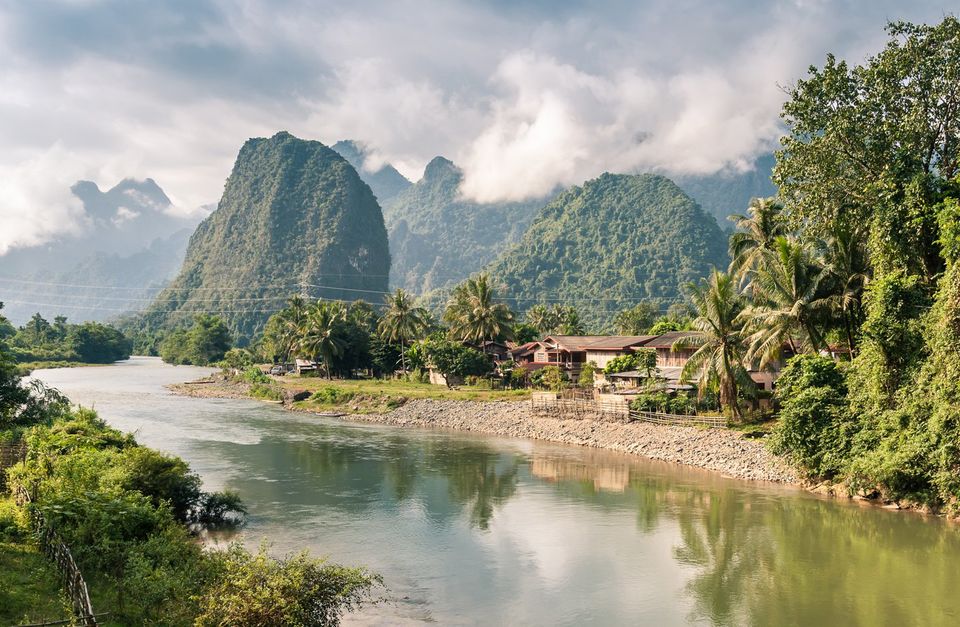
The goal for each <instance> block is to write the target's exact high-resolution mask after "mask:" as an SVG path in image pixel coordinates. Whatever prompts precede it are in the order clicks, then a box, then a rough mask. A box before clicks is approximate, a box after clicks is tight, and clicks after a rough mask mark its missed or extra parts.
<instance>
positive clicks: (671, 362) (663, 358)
mask: <svg viewBox="0 0 960 627" xmlns="http://www.w3.org/2000/svg"><path fill="white" fill-rule="evenodd" d="M693 353H694V350H693V349H692V348H685V349H683V350H679V351H676V352H673V351H671V350H670V349H669V348H658V349H657V367H658V368H665V367H668V366H683V365H685V364H686V363H687V360H688V359H690V356H691V355H693Z"/></svg>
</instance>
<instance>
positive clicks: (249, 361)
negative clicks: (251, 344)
mask: <svg viewBox="0 0 960 627" xmlns="http://www.w3.org/2000/svg"><path fill="white" fill-rule="evenodd" d="M254 363H255V359H254V356H253V353H251V352H250V351H248V350H247V349H245V348H231V349H230V350H228V351H227V352H226V353H224V355H223V359H221V360H220V362H219V363H218V364H217V365H218V366H220V367H221V368H230V369H235V370H244V369H246V368H249V367H250V366H252V365H253V364H254Z"/></svg>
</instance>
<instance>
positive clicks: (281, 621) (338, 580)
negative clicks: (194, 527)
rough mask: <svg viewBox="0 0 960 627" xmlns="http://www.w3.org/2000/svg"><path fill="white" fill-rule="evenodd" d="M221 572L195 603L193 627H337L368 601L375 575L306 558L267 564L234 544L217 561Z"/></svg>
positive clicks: (376, 584)
mask: <svg viewBox="0 0 960 627" xmlns="http://www.w3.org/2000/svg"><path fill="white" fill-rule="evenodd" d="M219 559H220V566H221V570H222V573H221V575H220V577H219V578H218V581H217V583H216V584H215V585H214V586H213V587H212V588H211V589H210V590H209V591H208V592H207V594H206V595H205V596H204V597H203V598H202V599H201V600H200V608H201V609H200V614H199V616H198V617H197V619H196V624H197V625H198V626H204V625H210V626H219V625H249V626H251V627H273V626H275V625H332V626H335V625H339V624H340V619H341V617H342V616H343V614H344V613H345V612H348V611H350V610H353V609H357V608H359V607H360V606H361V605H362V604H363V603H365V602H367V601H369V600H370V599H371V598H372V597H371V595H372V592H373V590H374V589H375V588H377V587H379V586H381V585H382V581H381V579H380V577H379V576H377V575H374V574H371V573H370V572H368V571H366V570H364V569H359V568H345V567H343V566H337V565H334V564H327V563H326V562H324V561H323V560H316V559H311V558H310V557H309V556H308V555H307V554H306V553H299V554H297V555H292V556H287V557H284V558H282V559H272V558H270V557H269V556H268V555H267V552H266V548H265V547H261V548H260V551H259V552H258V553H257V554H255V555H251V554H250V553H248V552H247V551H245V550H244V549H242V548H240V547H238V546H236V545H233V546H231V547H230V548H229V549H228V550H227V551H226V552H225V553H223V554H222V555H221V556H220V558H219Z"/></svg>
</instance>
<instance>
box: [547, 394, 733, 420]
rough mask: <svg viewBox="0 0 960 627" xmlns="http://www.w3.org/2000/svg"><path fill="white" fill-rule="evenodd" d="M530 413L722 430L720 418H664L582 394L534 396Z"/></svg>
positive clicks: (619, 401) (618, 401) (603, 397)
mask: <svg viewBox="0 0 960 627" xmlns="http://www.w3.org/2000/svg"><path fill="white" fill-rule="evenodd" d="M530 404H531V408H532V410H533V412H534V413H537V414H541V415H550V416H556V417H558V418H574V419H580V418H588V417H589V418H599V419H601V420H611V419H612V420H619V421H622V422H634V421H638V422H649V423H653V424H659V425H675V426H705V427H726V426H727V420H726V418H724V417H723V416H701V415H683V414H667V413H663V412H650V411H636V410H633V409H630V405H629V403H628V402H627V399H625V398H620V397H616V396H612V395H607V394H593V395H591V394H590V393H589V391H588V392H586V393H585V392H583V391H569V392H568V391H564V392H562V393H559V394H557V393H553V392H534V393H533V394H532V395H531V397H530Z"/></svg>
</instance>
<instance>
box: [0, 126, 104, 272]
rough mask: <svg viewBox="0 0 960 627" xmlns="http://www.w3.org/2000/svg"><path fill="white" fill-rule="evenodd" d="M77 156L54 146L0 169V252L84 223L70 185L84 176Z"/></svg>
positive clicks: (38, 241)
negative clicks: (30, 157) (1, 227)
mask: <svg viewBox="0 0 960 627" xmlns="http://www.w3.org/2000/svg"><path fill="white" fill-rule="evenodd" d="M86 174H87V172H86V170H85V169H84V168H83V167H82V166H80V165H79V159H78V158H77V155H74V154H71V153H70V152H68V151H66V150H64V148H63V147H62V146H59V145H54V146H51V147H50V148H48V149H47V150H46V151H44V152H43V153H41V154H39V155H37V156H36V157H34V158H32V159H28V160H26V161H24V162H21V163H19V164H16V165H14V166H11V167H6V168H2V169H0V224H2V225H3V229H0V255H2V254H4V253H6V252H7V251H8V250H9V249H10V248H12V247H16V246H34V245H37V244H42V243H44V242H47V241H49V240H50V239H52V238H53V237H55V236H56V235H60V234H64V233H74V234H77V233H80V232H82V230H83V229H84V227H86V226H87V224H86V221H85V214H84V210H83V204H82V203H81V202H80V199H79V198H77V197H76V196H74V195H73V192H71V191H70V187H71V186H72V185H73V184H74V183H75V182H76V181H77V180H79V179H82V178H84V177H85V176H86Z"/></svg>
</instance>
